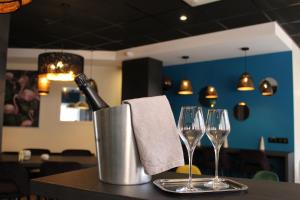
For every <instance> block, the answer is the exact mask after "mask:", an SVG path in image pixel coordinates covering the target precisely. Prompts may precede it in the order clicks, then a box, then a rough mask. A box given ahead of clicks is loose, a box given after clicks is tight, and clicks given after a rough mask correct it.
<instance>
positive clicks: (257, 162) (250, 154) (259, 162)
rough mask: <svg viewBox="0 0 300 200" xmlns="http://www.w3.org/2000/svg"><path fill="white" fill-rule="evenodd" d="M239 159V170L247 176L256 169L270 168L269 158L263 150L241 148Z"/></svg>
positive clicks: (251, 175) (249, 176) (251, 174)
mask: <svg viewBox="0 0 300 200" xmlns="http://www.w3.org/2000/svg"><path fill="white" fill-rule="evenodd" d="M240 161H241V165H240V171H241V172H243V173H244V174H243V175H244V177H247V178H251V177H253V175H254V174H255V173H256V172H257V171H260V170H270V164H269V160H268V158H267V156H266V154H265V152H263V151H258V150H241V151H240Z"/></svg>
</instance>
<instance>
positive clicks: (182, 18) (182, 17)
mask: <svg viewBox="0 0 300 200" xmlns="http://www.w3.org/2000/svg"><path fill="white" fill-rule="evenodd" d="M179 19H180V20H181V21H186V20H187V16H186V15H180V18H179Z"/></svg>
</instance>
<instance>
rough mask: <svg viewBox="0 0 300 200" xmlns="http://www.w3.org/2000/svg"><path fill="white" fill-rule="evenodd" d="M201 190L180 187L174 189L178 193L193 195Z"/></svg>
mask: <svg viewBox="0 0 300 200" xmlns="http://www.w3.org/2000/svg"><path fill="white" fill-rule="evenodd" d="M200 190H201V189H199V188H195V187H187V186H185V187H180V188H177V189H176V192H178V193H194V192H199V191H200Z"/></svg>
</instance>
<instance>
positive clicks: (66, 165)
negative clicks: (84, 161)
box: [41, 161, 82, 176]
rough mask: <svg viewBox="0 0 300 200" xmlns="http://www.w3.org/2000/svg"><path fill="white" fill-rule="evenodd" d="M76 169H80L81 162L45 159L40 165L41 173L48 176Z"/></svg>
mask: <svg viewBox="0 0 300 200" xmlns="http://www.w3.org/2000/svg"><path fill="white" fill-rule="evenodd" d="M77 169H82V166H81V164H80V163H77V162H56V161H46V162H43V163H42V165H41V175H42V176H49V175H53V174H59V173H63V172H68V171H73V170H77Z"/></svg>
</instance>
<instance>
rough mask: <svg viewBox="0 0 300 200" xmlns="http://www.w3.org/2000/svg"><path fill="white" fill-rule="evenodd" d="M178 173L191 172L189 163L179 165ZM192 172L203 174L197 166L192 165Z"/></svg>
mask: <svg viewBox="0 0 300 200" xmlns="http://www.w3.org/2000/svg"><path fill="white" fill-rule="evenodd" d="M176 173H180V174H188V173H189V165H183V166H180V167H177V169H176ZM192 174H195V175H201V171H200V169H199V168H198V167H197V166H195V165H192Z"/></svg>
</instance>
